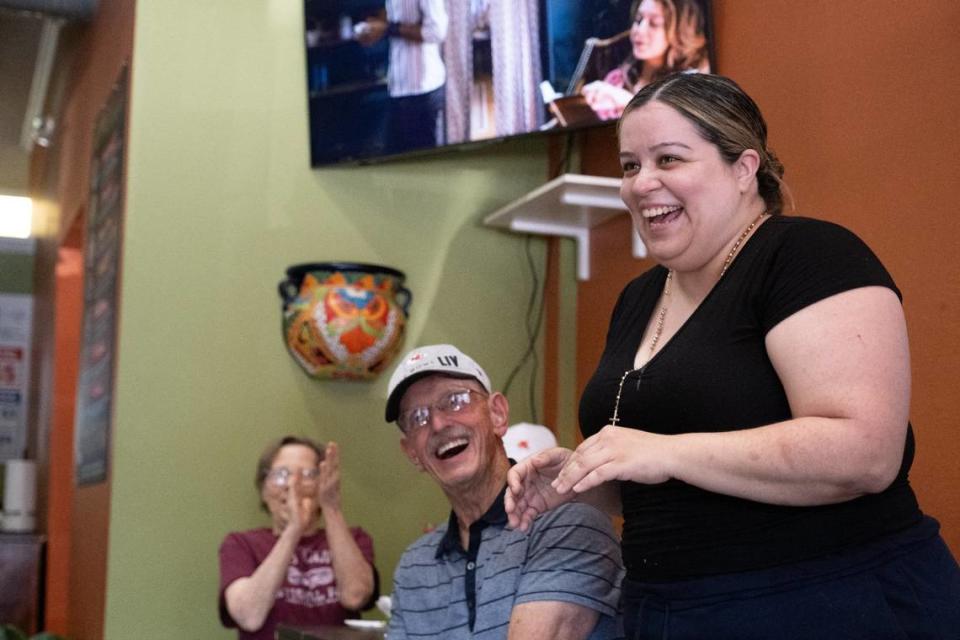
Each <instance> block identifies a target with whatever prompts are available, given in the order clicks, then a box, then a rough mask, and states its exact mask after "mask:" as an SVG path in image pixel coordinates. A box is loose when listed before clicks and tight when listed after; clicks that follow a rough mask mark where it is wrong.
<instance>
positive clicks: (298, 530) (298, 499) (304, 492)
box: [280, 474, 317, 539]
mask: <svg viewBox="0 0 960 640" xmlns="http://www.w3.org/2000/svg"><path fill="white" fill-rule="evenodd" d="M316 513H317V492H316V489H315V488H313V487H310V488H306V487H304V486H303V480H302V479H301V478H300V475H299V474H294V475H292V476H291V478H290V486H289V487H288V488H287V495H286V497H285V499H284V502H283V512H282V513H281V518H282V522H281V523H280V524H281V527H280V529H281V530H282V531H286V530H290V532H291V533H293V534H295V537H296V538H297V539H299V538H300V536H301V535H303V533H304V532H305V531H306V530H307V528H308V527H309V526H310V524H311V523H312V522H313V521H314V517H315V515H316Z"/></svg>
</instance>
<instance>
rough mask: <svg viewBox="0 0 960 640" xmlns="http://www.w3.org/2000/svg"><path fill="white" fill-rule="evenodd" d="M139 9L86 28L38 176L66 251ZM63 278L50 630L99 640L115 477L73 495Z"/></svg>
mask: <svg viewBox="0 0 960 640" xmlns="http://www.w3.org/2000/svg"><path fill="white" fill-rule="evenodd" d="M134 7H135V3H134V2H130V1H128V0H101V2H99V3H98V10H97V16H96V18H95V19H94V21H93V22H92V23H91V24H90V25H89V26H88V27H87V28H86V30H85V33H84V34H83V35H82V37H81V39H80V45H79V49H78V51H77V52H76V56H75V60H76V61H77V64H76V68H75V71H74V73H75V75H74V77H73V79H72V82H71V85H70V87H69V88H68V90H67V92H66V95H65V98H64V103H63V116H62V119H61V122H60V123H59V138H58V140H57V142H56V144H57V147H58V148H53V149H51V151H52V152H54V153H57V154H58V156H59V158H61V161H60V162H57V163H53V164H51V165H46V164H44V163H42V162H41V163H35V164H34V167H33V170H34V171H36V172H38V173H43V172H48V171H49V172H53V171H55V172H56V174H55V175H52V176H48V175H33V176H31V180H32V183H33V184H44V183H48V182H50V181H51V180H53V181H55V182H56V185H57V186H56V194H55V197H56V199H57V201H58V204H59V206H60V209H61V212H60V216H61V225H60V226H61V229H63V230H64V234H63V235H61V241H63V242H64V245H63V246H68V245H71V243H72V242H74V240H70V239H67V238H65V237H64V236H65V230H67V229H71V228H72V227H73V223H74V222H76V221H78V219H79V218H80V216H81V212H82V211H83V210H84V208H85V206H86V202H87V196H88V190H89V174H90V157H91V150H92V144H93V131H94V125H95V121H96V118H97V115H98V113H99V111H100V109H101V108H102V107H103V105H104V104H105V103H106V101H107V98H108V96H109V95H110V92H111V91H112V89H113V85H114V83H115V81H116V80H117V78H118V77H119V75H120V71H121V69H122V67H123V65H124V64H127V63H129V61H130V59H131V56H132V52H133V20H134ZM51 167H53V168H51ZM71 246H79V244H74V245H71ZM57 253H58V252H53V255H56V254H57ZM64 255H68V253H64ZM50 271H52V268H51V269H50ZM58 275H59V277H58V282H57V285H58V289H57V293H58V294H59V295H60V296H61V299H59V300H57V301H56V307H55V309H56V311H55V314H56V319H55V324H56V327H57V335H56V341H57V342H56V349H55V353H54V354H53V358H54V367H55V385H56V388H55V390H54V409H53V417H52V421H51V422H52V431H51V434H50V446H51V467H53V466H54V464H53V463H54V462H57V463H58V464H57V465H56V467H57V468H56V469H53V468H51V470H50V474H51V475H50V477H49V491H50V494H49V506H50V508H51V509H64V508H67V509H69V514H65V513H62V512H58V513H54V514H51V516H50V520H49V523H48V532H49V535H50V543H51V546H50V557H49V566H48V578H49V579H50V581H49V583H48V585H47V598H48V599H47V609H46V610H47V614H48V623H49V628H50V629H51V630H53V631H57V632H60V633H64V634H66V635H67V636H69V637H70V638H72V639H74V640H99V639H100V638H102V637H103V629H104V610H105V598H106V571H107V555H106V554H107V532H108V528H109V527H108V525H109V515H110V514H109V510H110V483H109V478H108V480H107V482H104V483H100V484H96V485H90V486H83V487H76V488H74V487H73V463H72V460H73V448H72V445H73V442H72V427H73V400H72V399H73V398H74V396H75V383H76V359H77V358H78V353H79V344H78V342H77V341H78V339H79V325H80V314H81V307H80V306H79V305H80V304H81V300H82V298H81V297H80V296H82V289H80V286H81V281H82V278H81V277H80V276H79V275H77V274H69V273H64V272H63V269H61V273H59V274H58ZM63 461H66V463H65V465H66V466H63V464H64V463H63Z"/></svg>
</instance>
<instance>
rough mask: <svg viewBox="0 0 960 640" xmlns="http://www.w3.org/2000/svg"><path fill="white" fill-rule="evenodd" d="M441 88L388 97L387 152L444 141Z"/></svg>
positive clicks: (442, 91) (442, 92)
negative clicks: (411, 94)
mask: <svg viewBox="0 0 960 640" xmlns="http://www.w3.org/2000/svg"><path fill="white" fill-rule="evenodd" d="M444 102H445V96H444V88H443V87H440V88H439V89H436V90H434V91H431V92H430V93H422V94H419V95H415V96H402V97H400V98H391V99H390V127H389V132H390V145H389V152H390V153H403V152H404V151H413V150H414V149H425V148H432V147H438V146H441V145H442V144H443V143H444V138H445V135H444V132H445V123H444V117H443V114H444Z"/></svg>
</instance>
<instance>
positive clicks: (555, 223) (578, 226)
mask: <svg viewBox="0 0 960 640" xmlns="http://www.w3.org/2000/svg"><path fill="white" fill-rule="evenodd" d="M626 212H627V207H626V205H624V204H623V201H622V200H621V199H620V179H619V178H608V177H603V176H585V175H579V174H575V173H565V174H563V175H562V176H559V177H558V178H555V179H553V180H551V181H550V182H548V183H546V184H544V185H542V186H541V187H539V188H537V189H534V190H533V191H531V192H530V193H528V194H526V195H525V196H522V197H520V198H518V199H517V200H514V201H513V202H511V203H510V204H508V205H506V206H505V207H502V208H500V209H498V210H497V211H494V212H493V213H491V214H490V215H488V216H487V217H486V218H484V221H483V222H484V224H486V225H489V226H494V227H503V228H506V229H510V230H511V231H516V232H519V233H535V234H538V235H547V236H560V237H564V238H573V239H574V240H575V241H576V243H577V279H578V280H589V279H590V230H591V229H592V228H593V227H595V226H597V225H599V224H601V223H603V222H606V221H607V220H609V219H610V218H612V217H614V216H618V215H623V214H624V213H626ZM632 241H633V246H632V253H633V257H634V258H645V257H646V256H647V249H646V247H645V246H643V242H642V241H641V240H640V237H639V236H638V235H637V234H636V232H634V233H633V238H632Z"/></svg>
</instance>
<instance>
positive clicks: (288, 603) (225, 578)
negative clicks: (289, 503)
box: [220, 527, 376, 640]
mask: <svg viewBox="0 0 960 640" xmlns="http://www.w3.org/2000/svg"><path fill="white" fill-rule="evenodd" d="M350 532H351V533H352V534H353V539H354V540H356V542H357V546H359V547H360V551H361V552H362V553H363V557H364V558H366V559H367V562H369V563H370V565H371V566H373V540H372V539H371V538H370V536H369V535H368V534H367V532H365V531H364V530H363V529H361V528H359V527H352V528H351V529H350ZM276 542H277V536H275V535H274V534H273V531H272V530H271V529H268V528H261V529H251V530H249V531H241V532H234V533H230V534H228V535H227V537H226V538H224V540H223V543H222V544H221V545H220V621H221V622H222V623H223V626H225V627H236V626H237V623H236V621H235V620H234V619H233V617H232V616H231V615H230V612H229V611H227V602H226V598H225V597H224V592H225V591H226V588H227V587H228V586H229V585H230V583H232V582H233V581H234V580H237V579H238V578H244V577H247V576H249V575H251V574H253V572H254V571H255V570H256V569H257V567H258V566H260V563H261V562H263V561H264V559H266V557H267V555H268V554H269V553H270V550H271V549H273V545H275V544H276ZM375 596H376V594H375ZM375 596H374V597H375ZM356 615H357V613H356V612H355V611H350V610H349V609H345V608H343V606H341V605H340V593H339V591H338V590H337V583H336V581H335V578H334V573H333V562H332V559H331V556H330V546H329V544H328V543H327V533H326V531H324V530H323V529H321V530H319V531H317V532H316V533H314V534H312V535H308V536H304V537H303V538H301V539H300V543H299V544H298V545H297V548H296V551H295V552H294V554H293V559H292V560H291V561H290V566H289V567H288V568H287V577H286V578H285V579H284V581H283V584H281V585H280V588H279V589H278V590H277V597H276V601H275V602H274V605H273V608H272V609H270V613H269V614H268V615H267V618H266V620H264V623H263V626H262V627H260V629H259V630H258V631H256V632H253V633H250V632H247V631H243V630H242V629H238V630H237V631H238V637H239V639H240V640H273V637H274V631H275V628H276V626H277V625H278V624H280V623H290V624H302V625H316V624H343V621H344V620H346V619H347V618H350V617H356Z"/></svg>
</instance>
